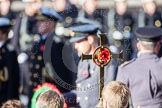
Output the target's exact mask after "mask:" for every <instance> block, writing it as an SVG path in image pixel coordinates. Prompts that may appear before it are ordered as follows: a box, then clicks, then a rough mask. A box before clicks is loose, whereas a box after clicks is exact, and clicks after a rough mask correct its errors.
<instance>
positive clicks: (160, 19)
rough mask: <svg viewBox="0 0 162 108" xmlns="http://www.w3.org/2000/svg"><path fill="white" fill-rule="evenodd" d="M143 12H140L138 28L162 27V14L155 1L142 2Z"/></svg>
mask: <svg viewBox="0 0 162 108" xmlns="http://www.w3.org/2000/svg"><path fill="white" fill-rule="evenodd" d="M142 7H143V10H142V9H140V10H139V16H138V26H139V27H143V26H155V27H162V12H161V11H160V10H159V9H158V8H157V4H156V1H155V0H142Z"/></svg>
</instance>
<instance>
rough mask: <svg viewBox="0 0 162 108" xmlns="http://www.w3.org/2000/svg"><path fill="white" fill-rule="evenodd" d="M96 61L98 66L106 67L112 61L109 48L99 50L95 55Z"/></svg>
mask: <svg viewBox="0 0 162 108" xmlns="http://www.w3.org/2000/svg"><path fill="white" fill-rule="evenodd" d="M94 59H95V60H94V62H95V63H96V64H97V65H99V66H100V65H106V64H107V63H108V62H109V61H110V59H111V54H110V51H109V50H108V49H107V48H97V49H96V51H95V53H94Z"/></svg>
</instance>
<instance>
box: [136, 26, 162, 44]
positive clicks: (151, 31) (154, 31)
mask: <svg viewBox="0 0 162 108" xmlns="http://www.w3.org/2000/svg"><path fill="white" fill-rule="evenodd" d="M135 33H136V36H137V38H138V40H141V41H148V42H157V41H159V40H160V37H161V36H162V29H161V28H158V27H140V28H137V29H136V32H135Z"/></svg>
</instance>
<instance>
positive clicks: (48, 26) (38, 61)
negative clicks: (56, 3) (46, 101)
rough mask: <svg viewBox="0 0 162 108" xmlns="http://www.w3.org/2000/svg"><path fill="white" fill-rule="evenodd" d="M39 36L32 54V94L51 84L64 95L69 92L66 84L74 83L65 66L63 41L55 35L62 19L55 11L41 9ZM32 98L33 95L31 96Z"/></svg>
mask: <svg viewBox="0 0 162 108" xmlns="http://www.w3.org/2000/svg"><path fill="white" fill-rule="evenodd" d="M36 19H37V31H38V35H36V36H35V37H34V43H33V47H32V48H31V52H30V64H29V65H30V73H29V74H30V81H29V84H30V91H31V92H30V93H32V92H33V90H34V88H35V87H36V86H37V85H38V84H41V83H44V82H51V83H53V84H55V85H56V86H57V88H58V89H59V90H60V91H61V92H62V93H63V92H67V91H68V89H67V88H65V85H64V84H66V83H68V84H70V83H71V81H72V78H71V76H70V75H71V74H70V72H71V71H70V70H68V67H66V66H65V63H64V62H65V58H70V55H69V54H68V53H67V52H66V51H65V52H64V53H63V51H64V50H65V49H64V50H63V48H64V42H63V39H62V38H61V37H59V36H57V35H55V26H56V23H57V22H58V21H62V19H63V18H62V17H61V16H60V15H59V14H58V13H57V12H56V11H54V10H51V9H48V8H44V7H41V8H40V10H39V12H38V13H37V16H36ZM30 97H31V95H30Z"/></svg>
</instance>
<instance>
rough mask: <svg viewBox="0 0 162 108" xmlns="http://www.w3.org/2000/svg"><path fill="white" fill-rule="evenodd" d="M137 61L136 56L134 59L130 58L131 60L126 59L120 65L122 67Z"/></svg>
mask: <svg viewBox="0 0 162 108" xmlns="http://www.w3.org/2000/svg"><path fill="white" fill-rule="evenodd" d="M135 61H136V58H134V59H132V60H129V61H125V62H124V63H122V64H121V65H120V67H125V66H127V65H129V64H131V63H133V62H135Z"/></svg>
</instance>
